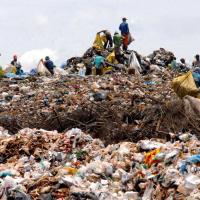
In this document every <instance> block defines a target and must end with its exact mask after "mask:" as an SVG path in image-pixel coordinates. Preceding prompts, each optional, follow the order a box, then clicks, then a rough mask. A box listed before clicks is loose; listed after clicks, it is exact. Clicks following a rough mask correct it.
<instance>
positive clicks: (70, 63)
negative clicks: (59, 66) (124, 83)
mask: <svg viewBox="0 0 200 200" xmlns="http://www.w3.org/2000/svg"><path fill="white" fill-rule="evenodd" d="M95 52H96V49H95V48H89V49H88V50H87V51H86V52H85V53H84V54H83V56H82V57H72V58H70V59H68V60H67V62H66V65H65V66H64V69H65V70H66V71H67V72H68V73H69V74H71V73H78V72H79V71H80V69H81V68H83V67H86V69H87V70H86V74H87V75H89V74H91V68H92V67H93V64H92V60H93V58H94V56H95ZM131 53H134V55H135V57H134V58H132V59H130V57H131ZM111 54H112V49H104V50H101V55H102V56H103V57H105V59H106V60H107V62H108V63H110V65H111V66H112V67H113V68H112V70H113V71H115V70H116V71H119V70H122V69H123V70H126V71H127V70H128V69H129V68H132V67H133V65H134V67H135V66H139V67H141V70H142V71H144V70H145V69H146V68H150V69H153V70H157V69H159V70H161V69H162V68H166V67H168V65H169V64H170V63H171V62H172V60H173V58H174V54H173V53H172V52H171V51H168V50H165V49H164V48H160V49H158V50H155V51H153V53H151V54H150V55H148V56H143V55H141V54H139V53H138V52H136V51H132V50H129V51H127V52H126V53H125V54H124V55H125V57H126V58H127V60H129V59H130V60H131V62H133V63H134V64H132V65H130V63H129V64H127V65H126V66H125V65H124V66H123V65H122V64H119V63H118V62H117V60H116V59H115V58H114V57H113V58H112V59H111V60H110V59H107V58H108V57H109V55H111ZM152 65H153V66H154V67H151V66H152ZM108 66H109V65H108ZM142 71H140V72H141V73H142Z"/></svg>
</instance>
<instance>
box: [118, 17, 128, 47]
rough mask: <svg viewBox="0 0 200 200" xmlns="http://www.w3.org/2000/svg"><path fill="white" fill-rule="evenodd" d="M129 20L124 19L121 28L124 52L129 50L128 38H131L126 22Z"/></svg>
mask: <svg viewBox="0 0 200 200" xmlns="http://www.w3.org/2000/svg"><path fill="white" fill-rule="evenodd" d="M126 21H127V19H126V18H125V17H124V18H122V23H121V24H120V26H119V30H120V31H121V35H122V36H123V50H124V51H126V50H127V49H128V42H129V41H128V37H129V27H128V23H127V22H126Z"/></svg>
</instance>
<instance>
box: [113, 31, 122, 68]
mask: <svg viewBox="0 0 200 200" xmlns="http://www.w3.org/2000/svg"><path fill="white" fill-rule="evenodd" d="M122 42H123V37H122V36H121V35H120V34H119V33H118V32H115V33H114V36H113V43H114V52H115V58H116V60H117V61H118V62H119V63H120V64H124V58H123V54H122V51H121V45H122Z"/></svg>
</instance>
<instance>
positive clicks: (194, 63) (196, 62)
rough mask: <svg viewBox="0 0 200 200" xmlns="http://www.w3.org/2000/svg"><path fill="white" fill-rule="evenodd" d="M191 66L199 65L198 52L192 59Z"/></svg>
mask: <svg viewBox="0 0 200 200" xmlns="http://www.w3.org/2000/svg"><path fill="white" fill-rule="evenodd" d="M192 66H193V67H194V68H195V67H200V57H199V55H198V54H197V55H196V56H195V60H194V61H193V63H192Z"/></svg>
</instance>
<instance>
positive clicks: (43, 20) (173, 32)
mask: <svg viewBox="0 0 200 200" xmlns="http://www.w3.org/2000/svg"><path fill="white" fill-rule="evenodd" d="M0 2H1V5H0V33H1V34H0V36H1V37H0V44H1V46H0V52H1V53H2V56H1V57H0V61H1V62H0V65H1V64H3V65H4V64H6V63H9V62H10V60H11V58H12V55H13V54H18V55H19V56H22V55H23V54H25V53H27V52H30V51H31V52H32V53H33V52H34V53H33V54H34V55H35V54H37V52H40V53H41V52H42V51H43V53H44V52H46V51H47V52H49V54H50V55H52V56H53V58H55V59H56V63H57V64H60V63H61V62H62V61H65V60H67V58H69V57H71V56H79V55H82V53H83V52H84V51H85V50H86V49H87V48H89V47H90V46H91V45H92V42H93V40H94V37H95V33H96V32H97V31H99V30H102V29H108V30H110V31H111V32H112V33H114V32H115V31H117V30H118V27H119V23H120V22H121V18H122V17H123V16H125V17H127V18H128V23H129V27H130V30H131V33H132V35H133V36H134V38H135V40H136V41H135V42H134V43H133V44H132V45H131V48H133V49H135V50H137V51H138V52H139V53H141V54H148V53H150V52H152V51H153V50H155V49H158V48H160V47H164V48H166V49H169V50H172V51H173V52H174V53H175V54H176V55H177V57H186V58H187V59H190V60H191V59H193V56H194V54H196V53H200V35H199V33H200V25H199V22H200V0H192V1H190V0H98V1H97V0H12V1H8V0H0ZM44 49H46V50H44ZM38 54H39V53H38ZM26 55H29V54H26Z"/></svg>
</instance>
